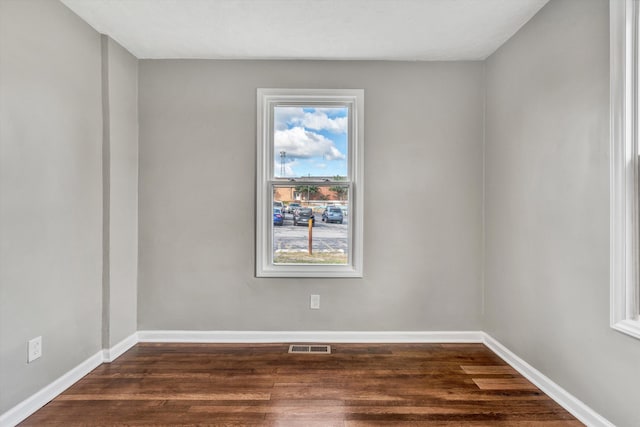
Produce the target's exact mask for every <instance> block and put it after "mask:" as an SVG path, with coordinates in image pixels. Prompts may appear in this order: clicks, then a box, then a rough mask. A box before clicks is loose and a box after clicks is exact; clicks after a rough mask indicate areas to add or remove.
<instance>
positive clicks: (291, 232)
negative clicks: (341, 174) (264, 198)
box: [272, 182, 349, 265]
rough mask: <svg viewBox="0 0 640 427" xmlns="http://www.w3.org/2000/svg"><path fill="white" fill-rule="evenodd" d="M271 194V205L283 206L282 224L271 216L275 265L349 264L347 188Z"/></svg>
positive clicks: (288, 188)
mask: <svg viewBox="0 0 640 427" xmlns="http://www.w3.org/2000/svg"><path fill="white" fill-rule="evenodd" d="M273 193H274V194H273V199H274V205H275V203H279V202H281V203H282V204H283V205H284V208H283V209H282V211H283V215H282V216H283V218H282V221H280V220H279V219H277V218H276V217H275V214H274V222H273V231H272V232H273V263H274V264H281V265H282V264H334V265H335V264H343V265H344V264H348V263H349V218H348V212H349V185H348V184H345V183H340V182H334V183H331V184H322V185H307V184H305V185H292V186H280V185H278V186H274V189H273ZM330 207H331V209H329V208H330ZM309 221H311V223H312V224H313V226H312V227H311V249H310V247H309V240H310V239H309V235H310V233H309Z"/></svg>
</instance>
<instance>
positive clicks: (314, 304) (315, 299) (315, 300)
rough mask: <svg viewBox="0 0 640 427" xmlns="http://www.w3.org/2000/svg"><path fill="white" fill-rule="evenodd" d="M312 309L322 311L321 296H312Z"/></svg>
mask: <svg viewBox="0 0 640 427" xmlns="http://www.w3.org/2000/svg"><path fill="white" fill-rule="evenodd" d="M310 307H311V308H312V309H313V310H319V309H320V295H311V304H310Z"/></svg>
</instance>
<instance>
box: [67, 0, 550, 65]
mask: <svg viewBox="0 0 640 427" xmlns="http://www.w3.org/2000/svg"><path fill="white" fill-rule="evenodd" d="M61 1H62V2H63V3H64V4H65V5H67V6H68V7H69V8H70V9H71V10H73V11H74V12H75V13H76V14H78V15H79V16H80V17H81V18H83V19H84V20H85V21H87V22H88V23H89V24H90V25H91V26H93V27H94V28H95V29H96V30H97V31H99V32H100V33H103V34H108V35H109V36H110V37H111V38H113V39H114V40H116V41H117V42H119V43H120V44H121V45H123V46H124V47H125V48H127V49H128V50H129V51H130V52H131V53H133V54H134V55H135V56H137V57H138V58H215V59H357V60H364V59H372V60H428V61H434V60H478V59H484V58H486V57H487V56H489V55H490V54H491V53H493V52H494V51H495V50H496V49H497V48H498V47H500V46H501V45H502V44H503V43H504V42H505V41H507V40H508V39H509V38H510V37H511V36H512V35H513V34H514V33H515V32H516V31H517V30H518V29H519V28H520V27H521V26H522V25H523V24H524V23H526V22H527V21H528V20H529V19H531V17H532V16H533V15H535V13H536V12H537V11H538V10H539V9H540V8H541V7H542V6H544V5H545V4H546V3H547V1H548V0H61Z"/></svg>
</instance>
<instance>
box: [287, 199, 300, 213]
mask: <svg viewBox="0 0 640 427" xmlns="http://www.w3.org/2000/svg"><path fill="white" fill-rule="evenodd" d="M296 209H300V203H295V202H293V203H289V206H287V211H286V212H287V213H290V214H292V213H294V212H295V211H296Z"/></svg>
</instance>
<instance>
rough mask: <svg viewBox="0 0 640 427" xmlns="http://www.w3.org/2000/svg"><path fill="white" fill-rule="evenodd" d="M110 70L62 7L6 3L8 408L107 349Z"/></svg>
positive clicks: (2, 331)
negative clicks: (105, 139)
mask: <svg viewBox="0 0 640 427" xmlns="http://www.w3.org/2000/svg"><path fill="white" fill-rule="evenodd" d="M100 63H101V61H100V37H99V35H98V34H97V33H96V32H95V31H94V30H93V29H91V28H90V27H89V26H88V25H87V24H86V23H85V22H83V21H82V20H80V19H79V18H78V17H77V16H76V15H74V14H73V13H72V12H70V11H69V10H68V9H67V8H66V7H64V6H63V5H62V4H60V3H59V2H53V1H46V0H42V1H35V0H34V1H17V0H16V1H11V0H3V1H2V2H0V76H1V78H0V123H2V125H1V126H0V150H1V151H0V235H1V238H0V343H1V345H0V384H1V386H0V412H4V411H6V410H7V409H9V408H11V407H12V406H13V405H15V404H17V403H18V402H19V401H21V400H22V399H24V398H26V397H28V396H29V395H31V394H33V393H35V392H36V391H38V390H39V389H40V388H41V387H43V386H45V385H47V384H49V383H50V382H51V381H53V380H54V379H56V378H57V377H59V376H60V375H62V374H64V373H66V372H67V371H69V370H70V369H72V368H74V367H75V366H77V365H78V364H79V363H80V362H82V361H84V360H85V359H87V358H88V357H89V356H92V355H93V354H95V353H96V352H97V351H98V350H100V348H101V346H100V333H101V282H102V281H101V277H102V232H101V230H102V177H101V173H102V172H101V145H102V120H101V117H102V112H101V110H102V107H101V96H100V87H101V77H100ZM38 335H42V344H43V356H42V358H41V359H39V360H37V361H35V362H34V363H31V364H27V363H26V359H27V340H29V339H31V338H33V337H36V336H38Z"/></svg>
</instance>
